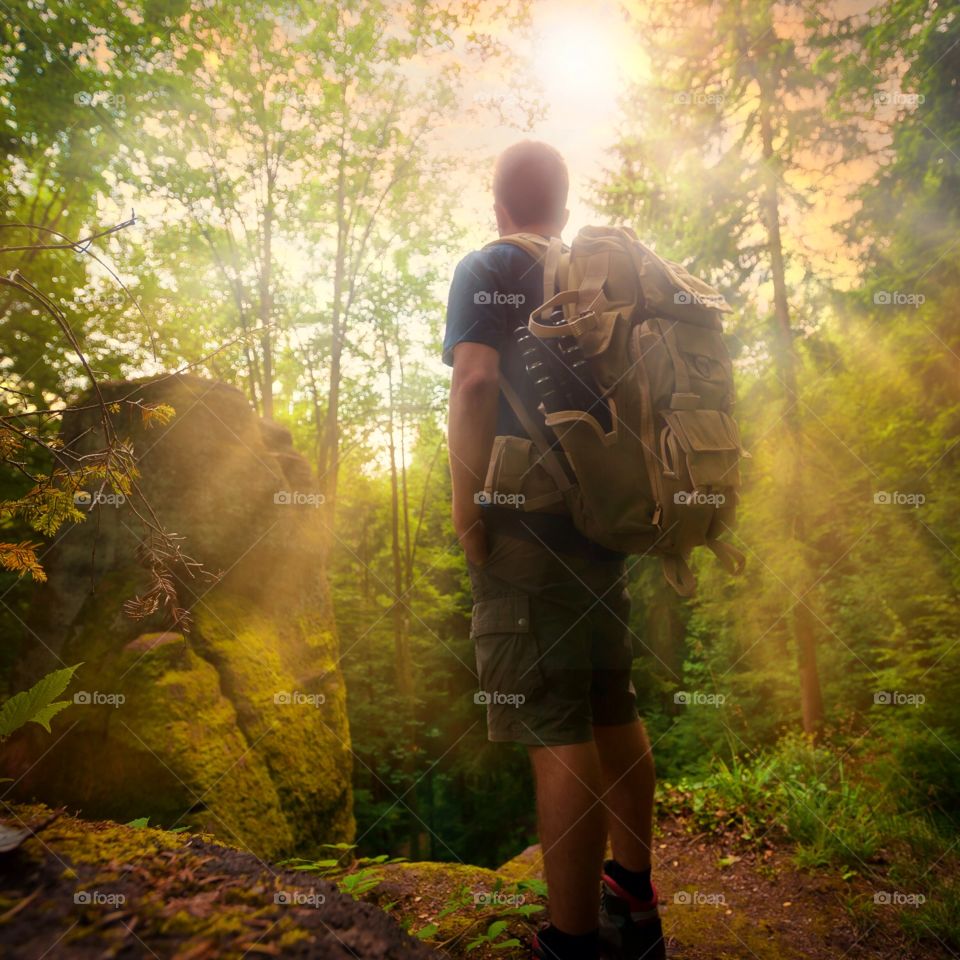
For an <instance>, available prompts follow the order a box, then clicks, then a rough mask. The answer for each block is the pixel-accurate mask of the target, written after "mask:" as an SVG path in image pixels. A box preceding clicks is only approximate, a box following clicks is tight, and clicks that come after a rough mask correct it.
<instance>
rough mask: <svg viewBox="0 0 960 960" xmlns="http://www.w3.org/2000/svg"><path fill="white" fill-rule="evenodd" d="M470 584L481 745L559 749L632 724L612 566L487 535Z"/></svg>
mask: <svg viewBox="0 0 960 960" xmlns="http://www.w3.org/2000/svg"><path fill="white" fill-rule="evenodd" d="M468 567H469V571H470V580H471V583H472V585H473V601H474V603H473V619H472V624H471V636H472V637H473V641H474V646H475V648H476V655H477V672H478V674H479V680H480V692H479V693H478V694H477V695H476V699H477V702H479V703H485V704H486V707H487V735H488V737H489V739H490V740H495V741H512V742H515V743H522V744H527V745H529V746H559V745H562V744H568V743H583V742H585V741H589V740H592V739H593V731H592V726H593V725H594V724H596V725H598V726H615V725H619V724H625V723H630V722H632V721H633V720H636V719H637V707H636V691H635V690H634V687H633V682H632V680H631V678H630V667H631V663H632V660H633V645H632V643H631V639H630V633H629V629H628V627H627V624H628V620H629V616H630V597H629V595H628V593H627V590H626V574H625V570H624V565H623V563H622V562H620V561H604V562H597V561H595V560H588V559H586V558H583V557H578V556H573V555H568V554H557V553H553V552H551V551H550V550H548V549H547V548H546V547H544V546H542V545H540V544H538V543H532V542H528V541H526V540H520V539H517V538H515V537H509V536H503V535H500V534H498V535H495V536H494V535H492V536H491V537H490V553H489V557H488V558H487V560H486V561H485V562H484V563H483V564H482V565H481V566H475V565H474V564H468Z"/></svg>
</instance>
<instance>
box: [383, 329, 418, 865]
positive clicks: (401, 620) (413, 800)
mask: <svg viewBox="0 0 960 960" xmlns="http://www.w3.org/2000/svg"><path fill="white" fill-rule="evenodd" d="M383 355H384V360H385V362H386V366H387V404H388V420H387V425H388V431H389V451H390V544H391V552H392V557H393V607H392V614H393V641H394V663H395V676H396V684H397V693H398V694H399V697H400V703H401V716H400V717H399V720H400V723H399V724H398V729H399V732H400V736H401V738H402V751H403V760H402V769H403V774H404V780H405V781H408V782H409V783H410V784H411V787H410V790H409V793H407V794H406V799H405V803H406V804H407V807H408V808H409V810H410V812H411V820H410V825H409V831H408V837H409V845H410V852H409V856H410V857H411V859H413V860H416V859H418V858H419V856H420V819H419V817H418V815H417V811H418V809H419V804H418V802H417V792H416V788H415V787H414V786H413V784H415V783H416V754H417V744H416V729H415V724H414V715H413V669H412V664H411V662H410V639H409V632H408V618H407V603H406V590H405V581H406V576H405V570H406V566H407V565H406V562H405V556H404V553H405V551H404V548H403V545H402V544H401V539H400V477H399V468H398V466H397V447H396V442H395V436H396V401H395V396H394V390H393V364H392V362H391V358H390V352H389V349H388V347H387V338H386V337H385V336H384V338H383Z"/></svg>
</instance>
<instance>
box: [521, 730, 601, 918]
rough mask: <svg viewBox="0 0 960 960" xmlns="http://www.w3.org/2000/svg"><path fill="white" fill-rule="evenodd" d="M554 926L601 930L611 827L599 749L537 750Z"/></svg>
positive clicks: (535, 757)
mask: <svg viewBox="0 0 960 960" xmlns="http://www.w3.org/2000/svg"><path fill="white" fill-rule="evenodd" d="M530 759H531V762H532V763H533V772H534V776H535V778H536V782H537V819H538V821H539V825H540V845H541V846H542V848H543V868H544V872H545V873H546V875H547V886H548V887H549V894H550V921H551V923H552V924H553V925H554V926H555V927H556V928H557V929H558V930H561V931H562V932H563V933H569V934H582V933H589V932H590V931H591V930H596V929H597V915H598V911H599V909H600V868H601V865H602V862H603V846H604V841H605V832H606V823H605V816H604V810H603V804H602V803H601V801H600V793H601V788H600V784H601V773H600V763H599V759H598V757H597V748H596V744H594V743H592V742H590V743H573V744H568V745H565V746H560V747H531V748H530Z"/></svg>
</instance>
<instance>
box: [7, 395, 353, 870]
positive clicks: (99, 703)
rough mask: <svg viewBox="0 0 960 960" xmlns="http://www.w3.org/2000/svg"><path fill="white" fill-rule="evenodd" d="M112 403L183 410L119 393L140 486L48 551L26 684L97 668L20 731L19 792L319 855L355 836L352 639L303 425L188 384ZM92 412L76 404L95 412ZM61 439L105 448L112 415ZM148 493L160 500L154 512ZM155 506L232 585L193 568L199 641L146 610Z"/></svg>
mask: <svg viewBox="0 0 960 960" xmlns="http://www.w3.org/2000/svg"><path fill="white" fill-rule="evenodd" d="M103 394H104V397H105V399H106V400H107V401H108V402H112V401H119V400H121V399H126V400H135V401H141V402H144V403H164V404H169V405H170V406H172V407H173V408H174V410H175V411H176V416H175V417H174V418H173V419H172V420H170V422H169V423H167V424H166V425H160V426H152V427H147V426H145V425H144V423H143V421H142V416H141V413H140V412H139V411H138V410H136V409H135V408H131V407H130V406H129V405H128V404H125V403H124V404H121V406H120V408H119V410H118V411H117V412H116V413H114V414H113V423H114V428H115V430H116V433H117V434H118V435H119V436H121V437H129V438H130V441H131V442H132V445H133V448H134V451H135V454H136V457H137V461H138V466H139V470H140V474H141V476H140V479H139V481H138V486H139V489H140V491H141V492H142V498H141V497H140V496H138V495H136V494H135V495H134V496H132V497H131V498H130V499H129V500H128V502H125V503H122V504H119V505H117V504H114V503H111V502H105V503H100V504H98V505H95V506H93V508H92V510H91V514H90V516H89V517H88V519H87V520H86V522H84V523H81V524H76V525H68V527H67V528H65V529H64V531H63V532H62V534H61V535H60V536H59V538H58V539H57V541H56V542H55V543H54V544H53V545H52V548H51V550H50V551H49V552H48V553H47V554H46V556H45V557H44V564H45V567H46V569H47V573H48V576H49V581H48V583H47V584H45V585H44V586H42V587H40V588H39V589H38V592H37V600H36V604H35V607H34V614H35V615H34V616H33V618H32V620H31V623H30V624H29V630H30V633H31V640H30V643H29V647H30V649H31V653H30V655H29V656H27V657H25V658H24V659H23V667H22V670H21V677H20V681H21V685H25V684H27V683H29V682H33V681H34V680H36V679H37V678H38V677H39V676H41V675H42V674H43V673H45V672H47V671H49V670H52V669H55V668H56V667H59V666H63V665H64V664H74V663H82V664H83V666H81V667H80V668H79V670H78V671H77V673H76V677H75V680H74V682H73V684H72V685H71V687H70V688H69V690H68V695H69V694H73V696H74V699H75V701H76V702H75V703H74V704H73V705H71V706H70V707H69V708H68V709H66V710H64V711H63V712H62V713H61V714H59V715H58V716H57V717H56V718H55V720H54V722H53V733H52V735H50V734H46V733H45V732H43V731H42V730H40V728H39V727H36V726H35V725H29V729H27V730H25V731H24V732H22V733H21V734H19V735H17V736H16V737H14V738H13V739H12V740H11V741H10V742H9V743H8V744H6V749H5V750H4V756H3V759H2V761H0V764H2V766H3V768H4V772H5V774H6V775H7V776H12V777H14V778H15V779H16V780H17V783H16V786H15V788H14V793H15V794H16V795H17V796H20V797H22V798H31V797H35V798H37V799H40V800H44V801H48V802H51V803H56V804H66V805H68V807H70V808H71V809H72V810H77V811H80V812H82V813H83V815H85V816H89V817H108V818H111V819H114V820H121V821H124V820H129V819H133V818H136V817H143V816H149V817H151V823H153V824H158V825H163V826H174V825H185V826H188V827H190V828H191V829H196V830H202V831H205V832H209V833H212V834H214V835H216V836H218V837H220V838H222V839H223V840H225V841H226V842H228V843H233V844H236V845H238V846H243V847H247V848H249V849H250V850H252V851H254V852H256V853H257V854H259V855H260V856H264V857H277V856H280V855H285V854H287V853H290V852H293V851H296V852H297V853H298V854H300V855H302V856H309V855H312V854H314V855H315V854H318V853H319V852H320V845H321V844H323V843H335V842H343V841H349V840H351V839H352V837H353V833H354V821H353V815H352V795H351V789H350V775H351V753H350V739H349V730H348V726H347V717H346V706H345V691H344V685H343V678H342V676H341V673H340V670H339V665H338V644H337V638H336V633H335V629H334V625H333V618H332V613H331V605H330V598H329V594H328V592H327V590H326V586H325V580H324V576H323V541H324V537H323V527H324V524H325V522H326V517H325V516H324V510H325V508H324V506H323V505H322V504H320V503H318V501H319V500H320V499H322V498H319V497H318V496H317V495H316V491H315V485H314V483H313V481H312V479H311V475H310V469H309V466H308V464H307V462H306V461H305V460H304V459H303V458H302V457H300V456H299V455H297V454H296V453H295V452H294V450H293V447H292V443H291V439H290V435H289V433H288V432H287V431H286V430H285V429H283V428H281V427H278V426H277V425H276V424H272V423H266V422H263V421H260V420H259V419H258V418H257V417H256V415H255V414H254V412H253V411H252V410H251V408H250V406H249V404H248V403H247V401H246V399H245V398H244V396H243V395H242V394H241V393H240V392H239V391H238V390H236V389H234V388H232V387H229V386H226V385H224V384H220V383H216V382H212V381H208V380H203V379H200V378H198V377H191V376H175V377H166V378H159V379H154V380H145V381H136V382H133V383H129V382H128V383H114V384H108V385H106V386H105V387H104V388H103ZM83 406H84V404H82V403H81V404H78V407H83ZM62 437H63V440H64V443H65V444H67V445H68V446H69V447H70V448H71V449H73V450H77V451H94V450H97V449H101V448H102V447H103V434H102V426H101V424H100V414H99V410H98V409H96V407H91V408H89V409H78V410H75V411H72V412H70V413H68V414H67V415H66V416H65V417H64V422H63V430H62ZM147 505H149V506H147ZM148 510H151V511H153V513H155V515H156V517H157V518H158V519H159V521H160V522H161V523H162V525H163V527H164V529H165V530H166V531H167V532H170V533H177V534H179V535H181V536H183V537H184V538H185V539H184V541H183V543H182V548H183V552H184V553H185V554H187V555H189V556H190V557H192V558H194V559H195V560H197V561H199V562H200V563H202V564H203V566H204V568H205V569H207V570H208V571H211V572H222V577H221V579H219V580H218V581H216V582H210V581H208V580H205V579H202V578H199V577H197V578H191V577H190V576H189V575H188V574H186V573H183V572H181V575H180V576H179V577H178V581H179V582H178V592H179V595H180V599H181V602H182V603H183V604H184V606H186V607H187V608H188V609H189V610H190V613H191V615H192V619H193V623H192V626H191V627H190V630H189V632H188V633H184V632H173V631H172V630H171V629H170V628H169V616H168V615H163V614H162V612H161V614H156V615H153V616H152V617H151V618H149V619H148V620H146V621H142V622H137V621H134V620H131V619H130V618H129V617H128V616H126V615H125V614H124V612H123V609H122V606H123V602H124V601H125V600H127V599H129V598H131V597H133V596H134V595H136V594H138V593H143V591H144V590H145V589H147V588H148V587H149V584H150V582H151V576H150V573H149V571H148V570H147V569H146V568H145V567H144V562H143V557H142V555H140V554H138V545H139V544H140V542H141V541H142V539H143V536H144V525H143V523H142V522H141V520H140V519H139V518H138V515H139V516H140V517H142V516H145V515H146V514H147V511H148Z"/></svg>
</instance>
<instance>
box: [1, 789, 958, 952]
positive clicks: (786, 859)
mask: <svg viewBox="0 0 960 960" xmlns="http://www.w3.org/2000/svg"><path fill="white" fill-rule="evenodd" d="M0 813H2V815H3V823H4V826H0V955H2V956H4V957H9V958H11V960H38V958H40V957H44V958H47V960H59V958H68V960H74V958H78V960H79V958H84V960H85V958H94V957H97V958H102V957H118V958H126V957H131V958H133V957H138V958H139V957H151V956H152V957H156V958H164V960H166V958H175V960H207V958H214V957H224V958H236V960H239V958H241V957H256V956H276V957H280V956H283V957H323V958H325V960H326V958H330V960H339V958H343V960H347V958H374V957H383V958H390V960H392V958H397V960H399V958H404V960H406V958H410V960H426V958H427V957H429V956H431V955H436V954H435V953H434V950H435V949H440V950H443V951H445V952H447V953H449V954H451V955H453V956H463V955H469V956H471V957H472V958H477V960H481V958H484V957H493V956H500V957H510V956H527V955H528V952H527V949H526V947H527V946H528V944H529V939H530V936H531V934H532V932H533V931H534V930H535V929H536V927H537V926H538V925H539V924H540V923H542V922H543V920H544V918H545V916H546V913H545V911H543V910H541V909H539V908H540V907H541V906H542V904H543V899H542V897H541V896H540V893H541V892H542V886H541V885H540V884H539V882H538V881H539V880H540V877H541V869H542V863H541V860H540V854H539V849H538V848H537V847H531V848H529V849H528V850H526V851H524V852H523V853H522V854H520V855H519V856H518V857H515V858H514V859H513V860H511V861H509V862H508V863H506V864H504V865H503V866H502V867H501V868H500V869H498V870H496V871H492V870H486V869H483V868H480V867H472V866H463V865H458V864H450V863H384V864H372V865H369V866H366V867H362V868H361V869H360V870H359V871H355V872H353V873H352V874H348V875H346V876H343V875H341V876H340V877H338V878H335V879H336V880H337V881H338V882H339V885H340V887H341V889H342V888H343V886H344V881H345V880H349V879H350V878H351V877H352V879H353V881H357V880H359V881H361V882H360V883H354V892H355V893H357V894H358V895H359V896H360V897H361V898H362V899H363V900H368V901H371V902H368V903H364V902H357V901H355V900H354V899H352V898H351V897H350V896H348V895H346V894H345V893H343V892H340V891H339V890H338V889H337V886H336V885H334V883H331V882H329V881H328V880H324V879H319V878H318V877H317V876H315V875H313V874H311V873H307V872H300V871H294V870H289V869H281V868H278V867H274V866H271V865H268V864H265V863H263V862H262V861H260V860H258V859H257V858H256V857H254V856H253V855H252V854H249V853H245V852H243V851H240V850H236V849H233V848H231V847H229V846H225V845H222V844H219V843H216V842H214V841H213V840H212V839H211V838H209V837H200V836H191V835H188V834H177V833H170V832H165V831H162V830H153V829H150V828H141V827H131V826H122V825H119V824H114V823H109V822H88V821H81V820H76V819H74V818H72V817H70V816H68V815H66V813H63V812H60V813H53V812H51V811H50V810H48V809H47V808H44V807H39V806H19V807H7V808H6V809H5V810H0ZM655 877H656V882H657V884H658V886H659V888H660V894H661V900H662V902H663V903H664V904H665V909H664V930H665V932H666V935H667V937H668V948H669V951H670V956H671V957H672V958H674V960H734V958H736V960H768V958H785V960H794V958H796V960H800V958H812V960H827V958H831V960H841V958H847V957H849V958H851V960H854V958H856V960H860V958H867V960H873V958H877V960H879V958H884V960H889V958H905V960H914V958H917V960H919V958H921V957H923V958H933V957H951V956H958V954H955V953H952V952H950V950H949V949H947V948H946V947H941V946H938V945H937V944H936V943H934V944H933V945H931V944H930V943H929V942H928V943H924V944H923V945H922V946H921V945H916V944H913V943H911V942H909V941H908V940H907V939H906V938H905V937H904V935H903V933H902V931H901V930H900V927H899V924H898V921H897V916H896V908H894V907H890V908H887V909H884V908H882V907H881V908H877V909H860V908H858V907H857V904H858V903H865V902H869V903H870V904H871V905H872V904H873V899H874V893H875V889H874V886H873V885H871V884H869V883H867V881H866V880H864V879H863V878H861V877H856V876H854V877H851V878H848V879H846V880H843V879H840V878H839V877H837V876H835V875H833V874H831V873H829V872H827V871H815V872H808V871H800V870H798V869H797V868H796V867H795V866H794V865H793V864H792V862H791V859H790V853H789V851H788V850H787V849H786V848H783V849H778V848H775V847H766V848H762V849H756V850H752V851H751V850H746V849H743V848H742V845H741V846H740V847H737V846H736V844H735V843H733V842H732V841H731V842H730V843H728V842H726V841H725V840H723V839H721V838H718V837H716V836H713V835H710V836H707V835H700V836H697V835H693V834H691V833H690V832H689V831H688V829H687V827H686V825H685V824H684V823H683V822H682V821H680V820H678V819H675V818H670V819H667V820H664V821H663V822H662V823H661V824H660V828H659V830H658V837H657V866H656V873H655ZM531 881H532V882H531ZM378 907H379V908H381V909H378ZM382 911H384V912H382ZM388 915H389V916H388ZM389 917H393V918H394V919H395V920H396V921H397V922H396V923H394V922H392V921H391V920H390V919H389ZM491 925H493V927H492V929H491ZM401 927H403V928H405V929H409V930H411V931H412V932H414V933H416V934H418V935H419V937H420V941H418V940H417V939H415V938H414V937H411V936H408V935H407V934H406V933H404V932H403V930H402V929H401ZM484 937H487V938H488V939H487V940H484ZM511 939H515V940H517V941H519V943H517V944H516V947H515V949H509V948H506V949H503V948H501V949H495V947H496V945H497V944H499V945H501V947H505V946H506V944H505V941H506V940H511ZM471 943H473V944H475V946H474V947H473V949H472V950H470V951H469V952H468V949H467V948H468V947H469V946H470V944H471ZM431 948H434V949H431Z"/></svg>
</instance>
